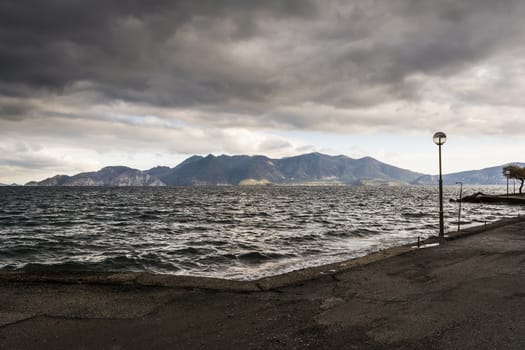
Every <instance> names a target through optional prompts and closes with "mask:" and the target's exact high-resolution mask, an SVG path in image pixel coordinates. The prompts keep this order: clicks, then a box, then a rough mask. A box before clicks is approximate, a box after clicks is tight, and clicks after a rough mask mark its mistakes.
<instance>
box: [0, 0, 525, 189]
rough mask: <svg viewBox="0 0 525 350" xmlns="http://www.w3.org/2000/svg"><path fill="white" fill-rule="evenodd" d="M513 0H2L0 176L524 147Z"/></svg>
mask: <svg viewBox="0 0 525 350" xmlns="http://www.w3.org/2000/svg"><path fill="white" fill-rule="evenodd" d="M524 17H525V2H524V1H522V0H499V1H493V0H450V1H449V0H388V1H386V0H384V1H379V0H377V1H375V0H355V1H337V0H287V1H285V0H281V1H279V0H267V1H250V0H223V1H221V0H199V1H196V0H180V1H179V0H169V1H168V0H156V1H145V0H144V1H138V0H128V1H117V0H90V1H87V0H84V1H80V0H46V1H41V0H23V1H20V0H2V1H1V2H0V182H2V183H12V182H16V183H25V182H27V181H30V180H41V179H44V178H46V177H49V176H53V175H56V174H68V175H73V174H76V173H79V172H82V171H95V170H98V169H100V168H102V167H104V166H108V165H126V166H130V167H133V168H138V169H149V168H152V167H154V166H156V165H166V166H175V165H177V164H178V163H179V162H181V161H182V160H183V159H185V158H187V157H189V156H191V155H194V154H201V155H206V154H209V153H213V154H216V155H219V154H249V155H254V154H263V155H267V156H270V157H275V158H280V157H286V156H294V155H298V154H303V153H308V152H314V151H315V152H322V153H327V154H333V155H337V154H344V155H347V156H349V157H352V158H360V157H364V156H372V157H374V158H376V159H378V160H380V161H383V162H386V163H389V164H392V165H395V166H398V167H401V168H406V169H410V170H413V171H418V172H422V173H427V174H436V173H437V171H438V163H437V146H436V145H434V144H433V142H432V135H433V134H434V132H436V131H444V132H445V133H446V134H447V135H448V139H447V142H446V144H445V145H444V146H443V171H444V172H445V173H451V172H456V171H462V170H470V169H481V168H484V167H489V166H496V165H501V164H504V163H508V162H517V161H520V162H524V161H525V152H524V150H525V147H524V146H523V143H522V140H524V136H525V117H524V112H525V98H524V96H525V95H524V92H525V26H523V18H524Z"/></svg>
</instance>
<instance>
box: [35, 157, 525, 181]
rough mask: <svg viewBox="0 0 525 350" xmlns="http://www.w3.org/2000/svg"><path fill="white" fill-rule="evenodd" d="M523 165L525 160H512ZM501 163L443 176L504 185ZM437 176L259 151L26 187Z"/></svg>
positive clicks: (113, 169)
mask: <svg viewBox="0 0 525 350" xmlns="http://www.w3.org/2000/svg"><path fill="white" fill-rule="evenodd" d="M512 164H517V165H519V166H525V163H512ZM502 167H503V166H496V167H490V168H484V169H480V170H469V171H463V172H458V173H451V174H446V175H444V183H445V184H455V182H457V181H461V182H463V183H464V184H503V183H505V181H506V180H505V178H504V177H503V175H502V170H501V169H502ZM435 183H437V176H434V175H427V174H422V173H418V172H414V171H411V170H408V169H403V168H399V167H396V166H393V165H390V164H387V163H384V162H381V161H379V160H377V159H375V158H372V157H369V156H367V157H362V158H358V159H354V158H350V157H348V156H345V155H336V156H330V155H327V154H322V153H318V152H313V153H307V154H301V155H297V156H292V157H284V158H279V159H274V158H269V157H267V156H264V155H253V156H248V155H232V156H230V155H224V154H222V155H218V156H215V155H213V154H208V155H206V156H200V155H194V156H191V157H189V158H187V159H185V160H184V161H182V162H181V163H179V164H178V165H176V166H174V167H168V166H156V167H154V168H151V169H148V170H138V169H133V168H129V167H126V166H108V167H104V168H102V169H100V170H99V171H94V172H83V173H79V174H76V175H73V176H68V175H56V176H53V177H50V178H47V179H44V180H42V181H30V182H28V183H27V184H26V186H201V185H206V186H208V185H211V186H216V185H250V184H251V185H261V184H275V185H287V184H290V185H294V184H302V185H309V184H312V185H314V184H342V185H368V184H374V185H431V184H435Z"/></svg>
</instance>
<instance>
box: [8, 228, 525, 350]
mask: <svg viewBox="0 0 525 350" xmlns="http://www.w3.org/2000/svg"><path fill="white" fill-rule="evenodd" d="M524 277H525V221H524V220H517V221H513V222H509V223H507V224H505V225H499V226H496V227H488V228H487V229H486V230H485V231H483V232H481V233H477V234H473V235H469V236H466V237H463V238H459V239H454V240H449V241H446V242H444V243H442V244H441V245H439V246H437V247H432V248H426V249H408V250H405V251H403V252H402V254H401V253H400V254H399V255H395V256H391V257H388V258H385V259H381V260H378V261H373V262H371V263H369V264H363V265H356V266H355V267H352V268H350V269H345V270H342V271H339V272H337V271H336V272H333V273H331V274H317V275H316V277H315V278H313V279H309V280H304V281H302V282H294V283H293V284H291V285H288V286H286V285H283V286H278V287H272V288H269V289H268V290H264V291H256V290H253V291H250V290H245V291H239V290H237V291H236V290H233V289H232V290H228V288H215V289H216V290H212V289H202V288H190V287H184V288H183V287H177V286H165V285H164V286H162V285H141V284H137V283H116V282H112V283H108V284H104V283H100V281H98V283H71V282H68V283H64V282H49V281H47V282H42V281H38V280H34V281H31V280H30V279H29V280H28V279H21V280H19V281H16V280H6V279H4V280H1V281H0V349H478V350H480V349H525V313H524V310H525V278H524ZM226 285H227V283H226Z"/></svg>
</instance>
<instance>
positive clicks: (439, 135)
mask: <svg viewBox="0 0 525 350" xmlns="http://www.w3.org/2000/svg"><path fill="white" fill-rule="evenodd" d="M432 139H433V140H434V143H435V144H436V145H438V147H439V238H444V237H445V229H444V223H443V175H442V171H441V146H442V145H444V144H445V142H446V141H447V135H445V133H444V132H442V131H438V132H436V133H435V134H434V136H433V137H432Z"/></svg>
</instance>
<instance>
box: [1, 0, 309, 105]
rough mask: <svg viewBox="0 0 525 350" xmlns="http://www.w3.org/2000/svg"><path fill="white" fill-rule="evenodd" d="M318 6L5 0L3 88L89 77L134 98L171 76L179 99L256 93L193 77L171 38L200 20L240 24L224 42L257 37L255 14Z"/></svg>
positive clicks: (305, 11)
mask: <svg viewBox="0 0 525 350" xmlns="http://www.w3.org/2000/svg"><path fill="white" fill-rule="evenodd" d="M313 10H314V8H313V6H312V5H311V4H309V2H308V1H268V2H266V1H265V2H259V1H211V0H210V1H75V0H73V1H60V0H55V1H53V0H52V1H39V0H35V1H22V2H21V1H10V0H7V1H2V3H1V4H0V76H1V83H2V89H1V91H4V93H5V94H20V93H22V92H24V91H25V92H26V93H28V94H32V93H35V92H39V91H40V90H39V89H49V90H52V91H56V92H63V91H64V89H65V88H67V87H68V86H69V85H71V84H73V83H75V82H77V81H90V82H94V83H96V84H99V85H100V88H101V89H102V90H105V91H106V92H107V95H108V97H109V98H113V97H122V98H125V99H133V97H134V96H135V97H136V93H137V92H139V93H142V92H145V91H146V90H148V89H149V88H150V83H151V81H152V80H157V79H162V78H164V77H166V78H167V79H168V80H169V84H168V85H169V86H170V88H171V89H172V90H173V92H174V93H173V94H172V98H173V99H174V103H176V104H177V103H184V102H185V101H187V102H189V103H191V102H192V99H203V100H212V101H215V100H219V99H221V98H224V95H227V94H230V93H238V92H241V91H246V93H247V94H248V95H250V94H252V95H254V93H252V92H251V91H252V90H253V89H254V88H255V89H256V90H257V89H260V88H259V87H258V84H257V83H255V82H246V83H245V84H241V85H242V86H240V87H241V89H240V90H235V91H233V90H234V88H232V87H230V85H231V84H229V82H228V81H227V80H226V81H219V80H218V79H215V80H214V79H213V77H211V78H210V79H209V80H208V81H206V80H205V79H203V81H200V82H195V81H193V80H194V79H193V75H192V74H191V73H193V72H191V71H189V72H188V69H187V67H180V66H179V65H178V64H177V63H180V62H177V61H178V59H177V56H178V55H179V54H180V53H179V52H177V51H176V50H174V51H173V50H169V49H167V48H166V44H167V41H168V40H169V38H170V37H171V36H173V35H175V34H176V33H177V31H178V30H179V29H180V28H181V27H182V26H184V25H185V24H187V23H189V22H191V21H194V20H195V21H196V22H197V23H196V25H197V26H201V27H202V28H203V30H205V31H208V32H209V33H210V34H214V33H211V32H210V31H212V30H214V28H213V25H214V23H215V24H219V22H220V21H224V20H229V21H230V22H231V24H232V25H233V27H234V28H232V29H231V30H229V31H228V33H227V34H228V37H223V36H221V33H220V32H219V33H217V34H215V38H214V39H215V40H217V42H218V44H220V43H221V42H222V41H225V40H242V39H243V38H245V37H250V36H252V35H256V31H257V28H256V27H255V26H256V21H254V18H258V17H264V16H271V17H272V18H275V17H276V16H277V17H281V16H283V17H286V18H288V17H292V18H293V17H295V16H309V15H311V14H312V11H313ZM207 27H208V28H207ZM175 49H176V48H175ZM185 49H191V47H186V48H185ZM213 49H214V48H213V47H211V48H210V52H209V54H210V55H213ZM201 54H203V55H205V54H206V53H205V52H201ZM169 62H173V64H168V63H169ZM210 63H211V62H210ZM217 63H220V62H217ZM181 65H183V64H182V63H181ZM200 68H202V67H199V66H198V64H197V65H196V66H195V69H200ZM222 78H226V77H222ZM196 83H198V84H196ZM250 85H254V86H255V87H253V88H252V87H251V86H250ZM184 86H185V87H186V88H189V89H190V91H187V92H186V90H185V89H183V88H182V87H184ZM9 87H11V89H9ZM22 87H28V88H30V89H35V90H24V89H22ZM222 91H224V92H222ZM146 95H148V94H146V93H145V94H144V95H143V96H141V98H145V96H146ZM216 95H217V96H216ZM195 96H197V97H195ZM252 97H253V96H252ZM149 98H151V99H152V100H155V98H154V97H151V96H150V97H149ZM160 99H161V100H162V98H160ZM156 102H162V101H156Z"/></svg>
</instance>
